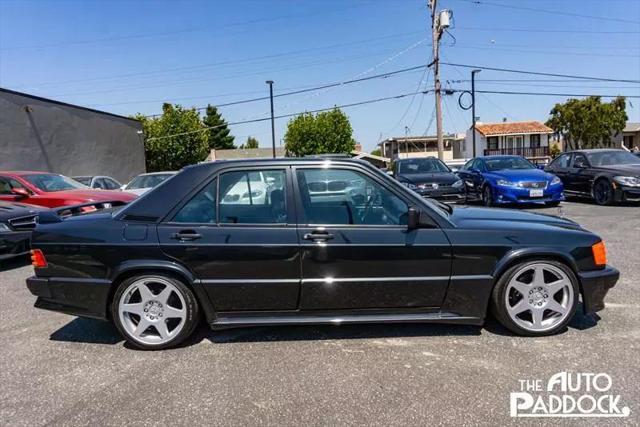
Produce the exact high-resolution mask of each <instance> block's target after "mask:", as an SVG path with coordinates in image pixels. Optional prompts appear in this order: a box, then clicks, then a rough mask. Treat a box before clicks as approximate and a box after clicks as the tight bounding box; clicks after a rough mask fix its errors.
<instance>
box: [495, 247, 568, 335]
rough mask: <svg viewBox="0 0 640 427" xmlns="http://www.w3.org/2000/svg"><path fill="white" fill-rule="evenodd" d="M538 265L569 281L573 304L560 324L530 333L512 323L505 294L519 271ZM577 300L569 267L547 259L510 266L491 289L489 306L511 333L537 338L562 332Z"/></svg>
mask: <svg viewBox="0 0 640 427" xmlns="http://www.w3.org/2000/svg"><path fill="white" fill-rule="evenodd" d="M538 263H545V264H550V265H552V266H555V267H557V268H559V269H560V270H562V271H563V272H564V273H565V274H566V275H567V277H568V278H569V280H570V281H571V287H572V289H573V304H572V306H571V307H570V309H569V314H568V315H567V316H566V318H565V319H564V320H563V321H562V322H560V323H558V324H557V325H555V326H554V327H553V328H552V329H549V330H545V331H531V330H527V329H524V328H522V327H521V326H520V325H518V324H517V323H516V322H514V321H513V320H512V319H511V317H510V316H509V314H508V313H507V308H506V296H505V292H506V291H507V285H508V284H509V282H510V281H511V279H512V278H513V277H514V275H515V274H516V273H517V272H518V271H521V270H522V269H523V268H526V267H527V266H529V265H532V264H538ZM579 299H580V291H579V287H578V279H577V278H576V276H575V274H574V273H573V271H572V270H571V269H570V268H569V267H567V266H566V265H565V264H563V263H561V262H557V261H552V260H548V259H537V260H529V261H524V262H520V263H518V264H516V265H514V266H512V267H511V268H509V269H508V270H507V271H505V272H504V273H503V274H502V275H501V276H500V279H499V280H498V282H497V283H496V285H495V286H494V288H493V291H492V293H491V302H490V304H491V312H492V314H493V316H494V317H495V318H496V319H497V320H498V321H499V322H500V323H501V324H502V325H503V326H504V327H505V328H507V329H509V330H510V331H511V332H513V333H515V334H517V335H521V336H529V337H537V336H547V335H555V334H557V333H558V332H560V331H562V330H564V329H565V328H566V326H567V324H568V323H569V322H570V321H571V319H572V318H573V316H574V315H575V312H576V309H577V307H578V300H579Z"/></svg>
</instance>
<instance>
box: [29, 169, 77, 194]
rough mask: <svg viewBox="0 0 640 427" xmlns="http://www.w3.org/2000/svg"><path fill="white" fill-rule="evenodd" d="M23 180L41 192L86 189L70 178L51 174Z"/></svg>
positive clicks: (30, 176) (32, 176) (34, 175)
mask: <svg viewBox="0 0 640 427" xmlns="http://www.w3.org/2000/svg"><path fill="white" fill-rule="evenodd" d="M24 179H26V180H27V181H28V182H30V183H31V184H32V185H34V186H35V187H36V188H38V189H39V190H41V191H46V192H54V191H66V190H79V189H83V188H87V187H86V186H84V185H82V184H80V183H79V182H78V181H75V180H73V179H71V178H68V177H66V176H62V175H55V174H51V173H41V174H33V175H25V176H24Z"/></svg>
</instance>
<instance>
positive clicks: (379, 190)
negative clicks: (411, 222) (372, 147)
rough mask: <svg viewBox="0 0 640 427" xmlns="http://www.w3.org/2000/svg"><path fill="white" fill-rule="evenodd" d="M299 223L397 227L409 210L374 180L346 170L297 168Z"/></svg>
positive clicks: (405, 218)
mask: <svg viewBox="0 0 640 427" xmlns="http://www.w3.org/2000/svg"><path fill="white" fill-rule="evenodd" d="M297 179H298V186H299V188H300V196H301V198H302V206H303V212H302V216H303V218H302V220H301V222H302V223H305V224H325V225H401V224H406V223H407V212H408V210H409V207H408V206H407V204H406V203H405V202H404V201H402V200H401V199H400V198H399V197H397V196H396V195H395V194H393V193H392V192H391V191H389V190H387V189H386V188H385V187H383V186H382V185H380V184H379V183H378V182H377V181H374V180H373V179H371V178H369V177H368V176H366V175H364V174H361V173H359V172H356V171H352V170H348V169H300V170H298V171H297Z"/></svg>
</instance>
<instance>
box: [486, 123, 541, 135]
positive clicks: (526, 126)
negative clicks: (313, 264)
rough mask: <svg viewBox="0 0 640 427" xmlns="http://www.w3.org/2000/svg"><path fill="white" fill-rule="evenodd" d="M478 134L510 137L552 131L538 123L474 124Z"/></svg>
mask: <svg viewBox="0 0 640 427" xmlns="http://www.w3.org/2000/svg"><path fill="white" fill-rule="evenodd" d="M476 129H478V132H480V133H481V134H483V135H484V136H490V135H512V134H521V133H553V129H551V128H550V127H548V126H545V125H543V124H542V123H540V122H535V121H531V122H511V123H508V122H507V123H483V124H476Z"/></svg>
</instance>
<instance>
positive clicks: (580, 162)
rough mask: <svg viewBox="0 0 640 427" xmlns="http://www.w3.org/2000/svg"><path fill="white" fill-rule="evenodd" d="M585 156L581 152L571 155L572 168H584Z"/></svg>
mask: <svg viewBox="0 0 640 427" xmlns="http://www.w3.org/2000/svg"><path fill="white" fill-rule="evenodd" d="M588 166H589V165H588V163H587V158H586V157H585V156H584V155H583V154H576V155H575V156H574V157H573V167H574V168H586V167H588Z"/></svg>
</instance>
